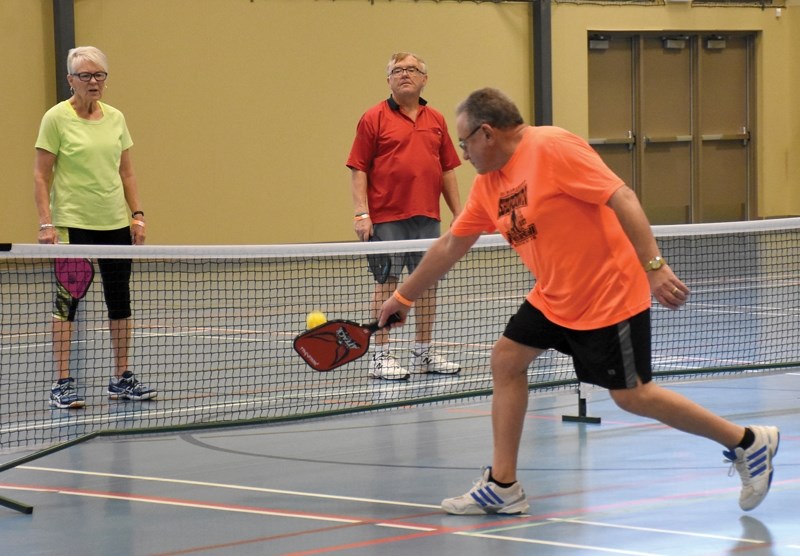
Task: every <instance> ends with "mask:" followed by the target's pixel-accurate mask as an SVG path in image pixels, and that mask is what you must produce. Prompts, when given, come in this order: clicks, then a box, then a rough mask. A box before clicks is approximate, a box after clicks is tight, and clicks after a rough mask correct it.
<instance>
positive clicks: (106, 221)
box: [36, 100, 133, 230]
mask: <svg viewBox="0 0 800 556" xmlns="http://www.w3.org/2000/svg"><path fill="white" fill-rule="evenodd" d="M98 105H99V107H100V110H102V112H103V117H102V118H100V119H99V120H86V119H84V118H80V117H78V115H77V114H76V113H75V110H74V109H73V108H72V105H71V104H70V103H69V101H67V100H65V101H63V102H60V103H58V104H56V105H55V106H53V107H52V108H51V109H50V110H48V111H47V112H46V113H45V115H44V117H43V118H42V123H41V126H40V127H39V137H38V138H37V139H36V148H37V149H44V150H46V151H48V152H50V153H53V154H54V155H56V163H55V167H54V169H53V184H52V187H51V188H50V211H51V216H52V222H53V224H55V225H56V226H63V227H70V228H82V229H86V230H115V229H119V228H124V227H125V226H127V225H129V222H130V220H129V217H128V204H127V202H126V201H125V193H124V190H123V188H122V178H121V177H120V175H119V165H120V158H121V157H122V152H123V151H125V150H127V149H129V148H130V147H131V146H132V145H133V141H132V140H131V136H130V133H129V132H128V126H127V125H126V124H125V116H123V115H122V112H120V111H119V110H117V109H116V108H114V107H112V106H109V105H107V104H101V103H99V102H98Z"/></svg>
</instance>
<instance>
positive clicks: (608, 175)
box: [551, 132, 625, 205]
mask: <svg viewBox="0 0 800 556" xmlns="http://www.w3.org/2000/svg"><path fill="white" fill-rule="evenodd" d="M551 149H552V152H551V154H552V155H553V156H552V160H553V161H554V163H555V164H557V168H554V171H553V176H554V177H555V178H556V179H557V180H558V187H559V189H561V190H562V191H564V192H565V193H567V194H568V195H570V196H573V197H575V198H577V199H580V200H582V201H584V202H587V203H592V204H597V205H603V204H605V203H606V202H607V201H608V199H609V198H610V197H611V195H612V194H613V193H614V192H615V191H616V190H617V189H619V188H620V187H621V186H622V185H624V184H625V182H623V181H622V178H620V177H619V176H617V175H616V174H615V173H614V172H613V171H612V170H611V169H610V168H609V167H608V166H606V163H605V162H603V159H602V158H600V155H599V154H598V153H597V151H595V150H594V149H593V148H592V147H591V146H590V145H589V144H588V143H587V142H586V141H584V140H583V139H582V138H580V137H578V136H577V135H573V134H571V133H568V132H564V133H563V135H561V136H560V138H559V139H558V140H557V141H553V142H552V143H551Z"/></svg>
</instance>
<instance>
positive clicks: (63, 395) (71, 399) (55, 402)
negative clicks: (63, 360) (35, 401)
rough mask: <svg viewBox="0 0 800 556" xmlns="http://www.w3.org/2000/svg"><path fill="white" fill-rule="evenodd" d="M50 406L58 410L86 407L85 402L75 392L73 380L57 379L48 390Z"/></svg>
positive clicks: (70, 378) (69, 378)
mask: <svg viewBox="0 0 800 556" xmlns="http://www.w3.org/2000/svg"><path fill="white" fill-rule="evenodd" d="M50 405H52V406H53V407H57V408H59V409H76V408H79V407H83V406H84V405H86V401H85V400H84V399H83V398H81V397H80V396H79V395H78V392H77V391H76V390H75V379H74V378H72V377H68V378H62V379H59V380H58V381H57V382H56V383H55V384H53V387H52V388H51V389H50Z"/></svg>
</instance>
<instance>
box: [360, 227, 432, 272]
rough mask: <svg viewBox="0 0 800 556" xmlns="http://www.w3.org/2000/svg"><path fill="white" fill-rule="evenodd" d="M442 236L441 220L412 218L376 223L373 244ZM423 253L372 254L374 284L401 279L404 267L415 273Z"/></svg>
mask: <svg viewBox="0 0 800 556" xmlns="http://www.w3.org/2000/svg"><path fill="white" fill-rule="evenodd" d="M440 233H441V224H440V222H439V221H438V220H436V219H434V218H429V217H427V216H412V217H411V218H408V219H406V220H397V221H395V222H383V223H381V224H373V226H372V237H371V238H370V241H399V240H407V239H432V238H437V237H439V235H440ZM424 254H425V253H424V252H422V251H418V252H407V253H397V254H394V255H389V254H383V253H381V254H375V255H369V256H368V257H367V262H368V263H369V269H370V272H372V275H373V276H374V277H375V281H376V282H378V283H379V284H383V283H384V282H386V280H387V279H388V278H390V277H391V278H400V275H401V274H402V273H403V269H404V268H407V269H408V272H409V273H411V272H414V269H415V268H417V265H418V264H419V262H420V261H421V260H422V256H423V255H424Z"/></svg>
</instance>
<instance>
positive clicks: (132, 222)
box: [131, 218, 144, 228]
mask: <svg viewBox="0 0 800 556" xmlns="http://www.w3.org/2000/svg"><path fill="white" fill-rule="evenodd" d="M131 224H133V225H134V226H141V227H142V228H144V222H142V221H141V220H136V219H135V218H134V219H133V220H131Z"/></svg>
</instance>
